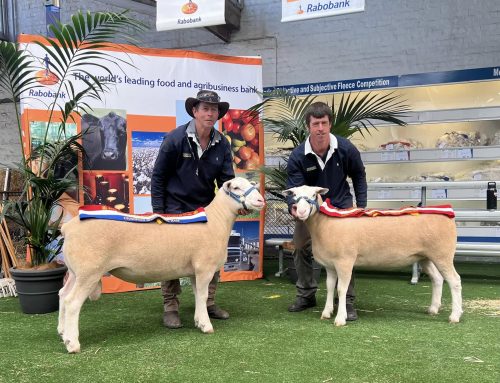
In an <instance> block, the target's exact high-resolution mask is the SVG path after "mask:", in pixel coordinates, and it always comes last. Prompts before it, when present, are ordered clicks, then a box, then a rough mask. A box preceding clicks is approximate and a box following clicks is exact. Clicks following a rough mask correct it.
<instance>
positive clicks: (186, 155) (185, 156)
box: [182, 153, 192, 158]
mask: <svg viewBox="0 0 500 383" xmlns="http://www.w3.org/2000/svg"><path fill="white" fill-rule="evenodd" d="M182 157H184V158H191V157H192V156H191V153H182Z"/></svg>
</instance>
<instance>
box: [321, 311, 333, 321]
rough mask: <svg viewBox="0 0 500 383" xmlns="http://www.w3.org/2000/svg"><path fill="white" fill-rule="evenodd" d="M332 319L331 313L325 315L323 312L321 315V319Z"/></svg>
mask: <svg viewBox="0 0 500 383" xmlns="http://www.w3.org/2000/svg"><path fill="white" fill-rule="evenodd" d="M331 317H332V313H330V312H326V313H325V312H324V311H323V312H322V313H321V319H330V318H331Z"/></svg>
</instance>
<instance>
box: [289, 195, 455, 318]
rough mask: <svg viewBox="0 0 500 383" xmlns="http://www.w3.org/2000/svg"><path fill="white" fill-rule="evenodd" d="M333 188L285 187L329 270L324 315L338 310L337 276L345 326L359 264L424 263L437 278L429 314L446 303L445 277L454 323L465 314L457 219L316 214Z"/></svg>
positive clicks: (316, 252) (319, 259)
mask: <svg viewBox="0 0 500 383" xmlns="http://www.w3.org/2000/svg"><path fill="white" fill-rule="evenodd" d="M326 192H328V189H325V188H321V187H312V186H299V187H295V188H291V189H288V190H285V192H284V194H285V195H286V196H289V197H291V198H292V199H293V205H292V214H293V215H294V216H295V217H296V218H298V219H300V220H301V221H305V224H306V226H307V228H308V230H309V232H310V234H311V240H312V251H313V254H314V259H315V260H316V261H317V262H318V263H319V264H321V265H323V266H324V267H325V269H326V272H327V280H326V287H327V298H326V304H325V308H324V310H323V312H322V314H321V318H322V319H329V318H330V317H331V315H332V314H333V309H334V291H335V285H336V283H337V277H338V286H337V290H338V296H339V304H338V312H337V316H336V317H335V325H336V326H343V325H345V324H346V318H347V312H346V292H347V287H348V285H349V281H350V279H351V274H352V269H353V267H354V266H362V267H368V268H381V267H383V268H387V267H393V268H398V267H402V266H407V265H411V264H413V263H414V262H417V261H418V262H420V263H421V265H422V268H423V270H424V271H425V272H426V273H427V274H428V275H429V277H430V279H431V282H432V301H431V305H430V307H429V309H428V313H429V314H437V313H438V311H439V308H440V307H441V295H442V289H443V276H444V279H445V280H446V282H448V285H449V286H450V290H451V299H452V311H451V315H450V317H449V321H450V322H451V323H456V322H459V320H460V316H461V315H462V284H461V281H460V276H459V275H458V273H457V272H456V270H455V267H454V266H453V257H454V255H455V248H456V241H457V233H456V226H455V220H454V219H452V218H449V217H447V216H445V215H441V214H419V215H401V216H381V217H376V218H372V217H358V218H334V217H329V216H327V215H325V214H316V213H317V212H318V209H319V206H321V204H322V202H323V201H322V198H321V196H320V194H324V193H326Z"/></svg>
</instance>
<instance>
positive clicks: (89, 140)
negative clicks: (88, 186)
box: [82, 110, 127, 170]
mask: <svg viewBox="0 0 500 383" xmlns="http://www.w3.org/2000/svg"><path fill="white" fill-rule="evenodd" d="M94 112H95V113H96V114H99V113H98V111H97V110H94ZM82 132H84V134H83V137H82V143H83V148H84V149H85V153H86V159H85V160H84V161H83V168H84V169H85V170H126V169H127V120H126V119H125V118H124V117H122V116H120V115H118V114H117V113H116V112H114V111H110V112H108V113H107V114H105V115H104V116H102V117H96V116H94V115H92V114H84V115H82Z"/></svg>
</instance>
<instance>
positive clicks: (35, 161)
mask: <svg viewBox="0 0 500 383" xmlns="http://www.w3.org/2000/svg"><path fill="white" fill-rule="evenodd" d="M50 29H51V31H52V33H53V34H54V36H56V37H55V38H54V39H48V38H45V37H40V40H39V41H36V44H37V45H38V46H39V47H41V48H42V50H43V52H44V55H45V58H44V59H42V60H40V59H37V58H36V57H33V55H31V54H30V53H29V52H28V51H27V50H25V49H23V48H22V47H21V46H20V45H18V44H15V43H10V42H6V41H2V42H0V87H1V89H3V90H4V91H5V92H6V93H7V94H8V96H9V98H10V100H11V102H12V104H13V113H14V114H15V116H16V119H17V128H18V132H19V138H20V140H21V151H22V153H21V162H20V163H19V165H18V167H19V170H20V171H21V172H22V174H23V176H24V186H23V195H22V197H21V198H19V199H18V200H13V201H6V202H5V203H4V205H3V206H2V215H1V216H0V219H3V218H4V217H5V218H7V220H10V221H13V222H15V223H17V224H18V225H20V226H21V227H22V228H23V229H24V231H25V233H26V235H25V238H24V240H25V243H26V245H27V248H28V252H29V254H30V258H31V261H30V263H29V264H28V267H27V268H25V269H21V268H12V269H11V270H10V271H11V272H12V275H13V278H14V280H15V281H16V286H17V290H18V293H19V298H20V303H21V309H22V310H23V312H26V313H44V312H51V311H55V310H57V309H58V291H59V289H60V288H61V287H62V285H63V277H64V275H65V273H66V270H67V268H66V267H65V266H64V265H61V264H58V263H55V262H53V259H54V257H55V255H57V254H58V253H59V252H60V250H61V247H62V242H63V239H62V238H61V236H60V224H61V220H62V218H63V211H62V209H61V206H60V202H59V201H60V198H61V196H62V195H63V193H65V192H68V191H75V190H76V189H77V188H78V176H77V163H78V158H82V156H84V150H83V147H82V145H81V144H80V138H81V135H82V134H85V132H82V133H81V134H73V133H72V132H70V131H69V129H67V127H68V124H69V122H73V123H75V121H76V120H75V118H76V117H77V116H78V115H80V114H81V113H82V112H87V111H89V110H90V109H91V107H90V103H89V101H90V100H94V101H95V100H97V101H99V100H101V99H102V96H103V95H104V93H105V92H106V91H107V90H108V89H109V86H108V84H107V83H106V82H105V81H103V80H100V78H105V76H101V77H100V78H98V77H97V76H95V75H94V74H93V71H98V72H101V73H102V72H103V71H104V72H106V74H107V75H111V74H112V70H113V69H120V65H119V64H121V63H125V64H127V65H132V64H131V63H129V62H125V61H121V62H118V63H117V61H116V59H113V58H112V57H111V56H109V55H108V54H107V53H106V52H104V51H102V50H101V49H102V48H106V47H107V46H109V45H110V44H111V41H113V40H114V39H120V40H121V41H126V42H129V43H133V42H134V41H135V40H134V38H133V35H134V34H135V33H136V32H139V31H141V30H143V29H144V26H143V24H142V23H140V22H137V21H135V20H133V19H131V18H130V17H129V16H128V15H127V14H126V12H122V13H113V12H96V13H90V12H87V13H82V12H78V13H77V14H75V15H73V16H72V17H71V22H70V23H68V24H61V23H57V24H56V25H51V26H50ZM40 62H43V64H44V65H43V67H42V66H41V64H40ZM78 72H79V74H81V73H83V74H85V75H88V76H79V77H78V78H79V80H80V81H83V82H84V85H83V89H80V88H81V86H78V85H77V84H74V83H73V79H74V78H75V76H74V75H75V74H77V73H78ZM44 83H45V84H48V83H49V84H57V85H56V87H57V91H55V92H54V94H55V98H54V100H53V101H52V102H51V103H50V105H48V106H47V112H48V116H49V117H48V121H47V123H46V129H45V132H44V133H43V134H42V137H41V138H39V140H38V142H37V145H36V147H33V148H32V150H31V152H30V153H29V154H27V153H26V151H25V148H24V146H23V145H22V136H23V132H22V125H21V118H20V106H19V102H20V101H22V97H23V96H24V95H26V94H27V92H28V91H29V90H30V89H33V88H38V87H43V86H44V85H43V84H44ZM61 91H64V92H65V94H66V95H67V96H66V97H67V101H65V102H64V101H61V100H60V99H59V95H60V94H61Z"/></svg>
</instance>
